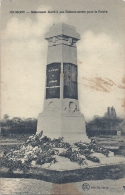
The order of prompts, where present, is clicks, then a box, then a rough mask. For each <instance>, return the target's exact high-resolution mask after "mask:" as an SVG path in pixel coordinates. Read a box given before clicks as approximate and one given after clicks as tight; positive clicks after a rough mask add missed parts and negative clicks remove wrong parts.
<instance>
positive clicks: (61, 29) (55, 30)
mask: <svg viewBox="0 0 125 195" xmlns="http://www.w3.org/2000/svg"><path fill="white" fill-rule="evenodd" d="M58 35H65V36H68V37H72V38H75V39H77V40H79V39H80V34H79V33H77V32H76V29H75V27H74V26H71V25H68V24H65V23H58V24H53V26H52V27H51V28H50V29H49V32H47V33H46V34H45V39H49V38H50V37H55V36H58Z"/></svg>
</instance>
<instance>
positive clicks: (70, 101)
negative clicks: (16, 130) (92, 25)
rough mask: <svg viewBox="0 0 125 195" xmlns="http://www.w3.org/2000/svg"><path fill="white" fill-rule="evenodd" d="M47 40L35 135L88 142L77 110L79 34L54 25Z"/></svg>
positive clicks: (69, 28) (71, 27)
mask: <svg viewBox="0 0 125 195" xmlns="http://www.w3.org/2000/svg"><path fill="white" fill-rule="evenodd" d="M45 39H46V40H47V41H48V54H47V65H46V87H45V99H44V107H43V112H42V113H40V114H39V116H38V124H37V134H38V133H39V132H41V130H43V133H44V135H46V136H48V137H50V138H58V137H64V139H65V140H66V141H68V142H69V143H73V142H75V141H85V142H88V140H89V139H88V137H87V135H86V125H85V119H84V115H83V114H82V113H81V112H80V110H79V100H78V82H77V80H78V66H77V47H76V43H77V41H79V40H80V34H79V33H77V32H76V29H75V27H73V26H70V25H67V24H65V23H59V24H56V25H53V26H52V27H51V28H50V30H49V32H47V33H46V34H45Z"/></svg>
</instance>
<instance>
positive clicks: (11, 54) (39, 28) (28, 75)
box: [1, 0, 125, 120]
mask: <svg viewBox="0 0 125 195" xmlns="http://www.w3.org/2000/svg"><path fill="white" fill-rule="evenodd" d="M43 10H46V11H48V10H51V11H52V10H53V11H54V10H57V11H58V12H59V11H65V10H71V11H93V12H94V13H88V14H87V13H81V14H80V13H73V14H72V13H64V14H60V13H58V14H57V13H54V14H48V13H46V14H31V13H25V14H11V13H9V12H10V11H25V12H31V11H43ZM98 10H100V11H107V12H108V13H95V11H97V12H98ZM124 18H125V1H123V0H117V1H116V0H105V1H104V0H77V1H76V0H68V1H67V0H63V1H59V0H50V1H49V0H48V1H45V0H39V1H37V0H5V1H4V0H2V55H1V56H2V60H1V62H2V63H1V65H2V66H1V70H2V71H1V72H2V74H1V76H2V77H1V83H2V85H1V89H2V96H1V97H2V98H1V100H2V112H1V116H3V115H4V114H8V115H9V116H10V117H14V116H19V117H37V116H38V113H40V112H41V111H42V108H43V101H44V86H45V68H46V63H47V41H45V40H44V34H45V33H46V32H47V31H48V29H49V28H50V27H51V26H52V25H53V23H58V22H65V23H67V24H70V25H72V26H75V28H76V30H77V32H78V33H80V35H81V40H80V41H79V42H78V43H77V51H78V52H77V53H78V73H79V79H78V87H79V103H80V110H81V112H82V113H84V115H85V118H86V120H89V119H91V118H93V116H94V115H100V116H102V115H103V114H104V113H105V112H106V109H107V107H108V106H109V107H110V106H114V107H115V108H116V112H117V115H119V116H122V117H123V116H124V113H125V22H124Z"/></svg>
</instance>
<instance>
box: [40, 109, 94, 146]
mask: <svg viewBox="0 0 125 195" xmlns="http://www.w3.org/2000/svg"><path fill="white" fill-rule="evenodd" d="M42 130H43V135H46V136H48V137H50V138H51V139H54V138H59V137H64V141H66V142H68V143H70V144H73V143H75V142H79V141H82V142H90V140H89V139H88V137H87V135H86V128H85V119H84V115H82V114H80V115H79V116H67V115H66V114H60V115H54V114H53V115H51V116H46V115H44V113H40V114H39V117H38V123H37V134H38V133H40V132H41V131H42Z"/></svg>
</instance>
